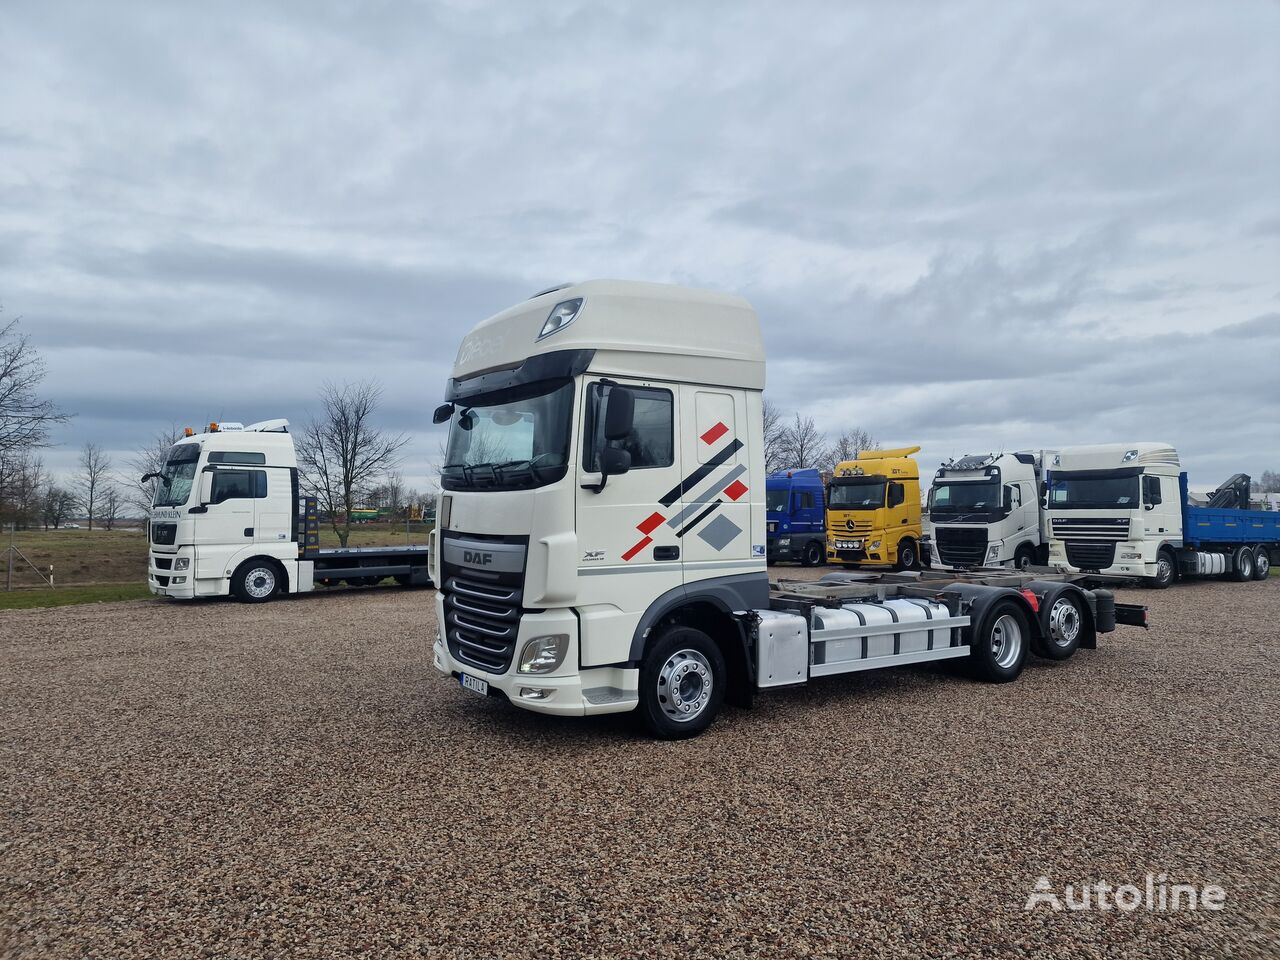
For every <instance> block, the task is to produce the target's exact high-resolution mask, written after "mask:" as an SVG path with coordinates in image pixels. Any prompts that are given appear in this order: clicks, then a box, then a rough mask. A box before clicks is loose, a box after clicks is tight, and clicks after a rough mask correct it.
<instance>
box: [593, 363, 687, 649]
mask: <svg viewBox="0 0 1280 960" xmlns="http://www.w3.org/2000/svg"><path fill="white" fill-rule="evenodd" d="M616 387H623V388H626V389H628V390H630V391H631V392H632V395H633V397H634V401H635V404H634V414H633V418H632V426H631V431H630V433H629V434H628V436H626V437H624V438H621V439H615V440H606V439H604V437H603V432H602V431H603V425H602V422H601V421H602V417H601V411H602V409H603V408H604V407H605V406H606V404H607V394H608V392H609V391H610V390H612V389H614V388H616ZM583 390H584V397H583V403H582V404H581V409H582V417H581V423H580V424H579V427H578V430H579V433H578V436H579V438H580V445H579V450H580V453H579V455H578V457H577V464H576V484H575V486H576V498H577V530H578V546H577V551H578V570H577V573H578V578H577V589H578V592H577V596H578V604H577V609H578V611H579V623H580V625H581V630H582V647H581V659H582V665H583V666H593V665H597V664H604V663H619V662H622V661H625V660H627V659H629V658H630V646H631V641H632V637H633V634H634V632H635V628H636V625H637V624H638V623H639V621H640V617H641V616H643V614H644V612H645V611H646V610H647V609H648V607H649V604H650V603H652V602H653V601H654V600H656V599H657V598H659V597H660V596H661V595H662V594H664V593H667V592H668V591H673V590H676V589H678V588H679V587H680V586H681V584H682V582H683V575H682V573H681V560H682V556H681V546H682V544H681V542H680V539H679V537H677V536H676V530H675V528H673V527H672V526H671V525H670V524H669V523H668V521H669V520H670V519H671V517H672V516H673V515H675V514H676V513H678V512H679V509H680V489H681V478H682V476H683V473H682V465H681V459H680V449H679V444H678V443H677V442H676V425H677V424H678V423H679V422H680V421H679V416H680V402H681V398H680V396H679V392H678V390H676V389H674V388H673V387H672V386H670V385H668V384H663V383H657V382H651V381H645V380H627V379H624V378H617V379H610V380H608V381H607V382H606V381H604V380H603V379H602V378H599V377H596V378H590V377H589V378H588V379H587V380H586V382H585V384H584V385H583ZM602 443H603V444H605V445H607V446H610V447H612V448H614V449H616V450H621V451H624V452H626V453H627V454H628V455H629V456H630V459H631V464H630V468H629V469H628V470H627V472H626V473H623V474H618V475H615V476H609V477H604V478H602V477H601V474H600V463H599V449H600V445H601V444H602ZM602 483H603V486H602V485H601V484H602Z"/></svg>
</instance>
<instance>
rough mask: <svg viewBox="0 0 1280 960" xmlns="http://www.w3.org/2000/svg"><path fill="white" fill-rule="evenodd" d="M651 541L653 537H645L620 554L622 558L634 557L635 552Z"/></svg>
mask: <svg viewBox="0 0 1280 960" xmlns="http://www.w3.org/2000/svg"><path fill="white" fill-rule="evenodd" d="M651 543H653V537H645V538H644V539H643V540H641V541H640V542H639V543H637V544H636V545H635V546H634V547H632V548H631V549H630V550H628V551H627V552H626V553H624V554H623V555H622V559H623V560H630V559H631V558H632V557H634V556H635V555H636V554H637V553H639V552H640V551H641V550H643V549H644V548H645V547H647V546H648V545H649V544H651Z"/></svg>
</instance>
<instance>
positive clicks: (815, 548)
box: [800, 540, 826, 567]
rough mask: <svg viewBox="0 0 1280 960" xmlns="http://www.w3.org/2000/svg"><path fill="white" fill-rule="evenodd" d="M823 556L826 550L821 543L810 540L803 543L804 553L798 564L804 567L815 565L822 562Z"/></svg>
mask: <svg viewBox="0 0 1280 960" xmlns="http://www.w3.org/2000/svg"><path fill="white" fill-rule="evenodd" d="M825 556H826V551H825V550H824V549H823V547H822V544H820V543H819V542H818V541H817V540H810V541H809V542H808V544H806V545H805V548H804V555H803V556H802V557H801V558H800V565H801V566H804V567H816V566H818V564H820V563H822V561H823V558H824V557H825Z"/></svg>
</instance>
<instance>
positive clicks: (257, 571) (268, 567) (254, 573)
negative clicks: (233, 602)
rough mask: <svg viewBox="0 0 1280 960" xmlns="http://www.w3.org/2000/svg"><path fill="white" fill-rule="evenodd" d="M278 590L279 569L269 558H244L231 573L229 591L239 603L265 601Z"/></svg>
mask: <svg viewBox="0 0 1280 960" xmlns="http://www.w3.org/2000/svg"><path fill="white" fill-rule="evenodd" d="M279 591H280V571H279V569H278V568H277V567H276V565H275V564H274V563H272V562H271V561H269V560H246V561H245V562H244V563H242V564H240V566H239V567H237V568H236V572H235V573H234V574H232V575H231V592H232V594H234V595H235V598H236V599H237V600H239V601H240V602H241V603H266V602H267V601H268V600H270V599H271V598H272V597H274V596H275V595H276V594H277V593H278V592H279Z"/></svg>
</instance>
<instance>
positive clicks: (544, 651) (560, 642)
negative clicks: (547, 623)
mask: <svg viewBox="0 0 1280 960" xmlns="http://www.w3.org/2000/svg"><path fill="white" fill-rule="evenodd" d="M568 649H569V635H568V634H567V633H553V634H552V635H551V636H549V637H534V638H533V639H532V640H530V641H529V642H528V643H526V644H525V645H524V651H523V652H522V653H521V654H520V672H521V673H550V672H551V671H552V670H555V669H556V668H557V667H559V666H560V664H562V663H563V662H564V655H565V653H566V652H567V651H568Z"/></svg>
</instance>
